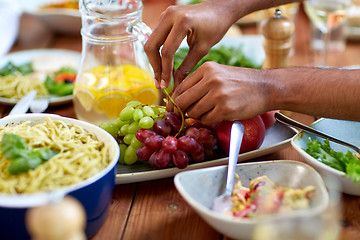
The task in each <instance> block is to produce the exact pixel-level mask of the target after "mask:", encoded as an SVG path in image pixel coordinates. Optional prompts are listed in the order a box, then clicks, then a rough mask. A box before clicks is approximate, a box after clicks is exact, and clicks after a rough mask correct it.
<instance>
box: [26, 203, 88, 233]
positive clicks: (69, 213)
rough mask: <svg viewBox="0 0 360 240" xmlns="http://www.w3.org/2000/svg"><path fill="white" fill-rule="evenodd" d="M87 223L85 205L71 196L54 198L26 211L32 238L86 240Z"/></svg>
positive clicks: (27, 223) (27, 224) (27, 225)
mask: <svg viewBox="0 0 360 240" xmlns="http://www.w3.org/2000/svg"><path fill="white" fill-rule="evenodd" d="M85 225H86V214H85V210H84V208H83V206H82V205H81V204H80V202H79V201H78V200H76V199H75V198H73V197H70V196H65V197H63V198H61V199H56V200H55V201H53V199H52V201H50V203H48V204H45V205H42V206H39V207H35V208H31V209H29V210H28V211H27V213H26V227H27V230H28V232H29V234H30V235H31V239H32V240H86V236H85V233H84V230H85Z"/></svg>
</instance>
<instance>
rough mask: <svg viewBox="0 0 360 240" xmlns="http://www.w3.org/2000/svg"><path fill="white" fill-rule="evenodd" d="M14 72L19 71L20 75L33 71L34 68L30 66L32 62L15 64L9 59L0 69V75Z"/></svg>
mask: <svg viewBox="0 0 360 240" xmlns="http://www.w3.org/2000/svg"><path fill="white" fill-rule="evenodd" d="M16 72H19V73H21V74H22V75H27V74H29V73H33V72H34V69H33V67H32V63H31V62H27V63H24V64H21V65H15V64H14V63H12V62H11V61H10V62H8V63H7V64H6V65H5V66H3V67H2V68H1V69H0V76H7V75H11V74H15V73H16Z"/></svg>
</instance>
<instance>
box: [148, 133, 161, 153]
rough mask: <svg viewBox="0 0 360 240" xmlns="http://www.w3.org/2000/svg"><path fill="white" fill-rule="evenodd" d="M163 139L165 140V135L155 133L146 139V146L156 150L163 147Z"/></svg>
mask: <svg viewBox="0 0 360 240" xmlns="http://www.w3.org/2000/svg"><path fill="white" fill-rule="evenodd" d="M163 141H164V137H163V136H160V135H153V136H151V137H149V138H147V139H146V141H145V146H146V147H148V148H150V149H153V150H154V151H155V150H158V149H159V148H161V146H162V142H163Z"/></svg>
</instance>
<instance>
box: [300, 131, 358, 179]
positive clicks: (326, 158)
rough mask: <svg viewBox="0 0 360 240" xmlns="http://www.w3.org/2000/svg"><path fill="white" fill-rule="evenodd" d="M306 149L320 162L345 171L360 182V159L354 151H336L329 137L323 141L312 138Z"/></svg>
mask: <svg viewBox="0 0 360 240" xmlns="http://www.w3.org/2000/svg"><path fill="white" fill-rule="evenodd" d="M304 150H305V151H306V152H307V153H308V154H310V155H311V156H313V157H314V158H316V159H317V160H319V161H320V162H322V163H324V164H326V165H328V166H330V167H332V168H335V169H337V170H339V171H342V172H344V173H345V174H346V176H348V177H349V178H350V179H351V180H352V181H353V182H354V183H355V184H358V183H359V182H360V160H359V159H358V158H357V157H356V155H355V154H353V153H352V152H350V151H348V152H347V153H346V154H344V153H343V152H336V151H334V150H333V149H332V148H331V147H330V142H329V139H326V140H324V143H321V142H319V141H318V140H317V139H315V140H311V138H309V142H308V143H307V149H304Z"/></svg>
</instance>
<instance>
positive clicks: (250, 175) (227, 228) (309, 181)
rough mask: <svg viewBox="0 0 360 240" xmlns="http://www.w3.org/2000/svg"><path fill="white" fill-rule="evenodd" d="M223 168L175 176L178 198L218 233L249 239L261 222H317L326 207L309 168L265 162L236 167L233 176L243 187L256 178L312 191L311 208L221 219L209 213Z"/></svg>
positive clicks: (222, 178) (317, 178)
mask: <svg viewBox="0 0 360 240" xmlns="http://www.w3.org/2000/svg"><path fill="white" fill-rule="evenodd" d="M226 172H227V166H218V167H211V168H204V169H197V170H190V171H185V172H181V173H178V174H177V175H176V176H175V178H174V182H175V186H176V188H177V190H178V191H179V193H180V195H181V196H182V197H183V198H184V199H185V200H186V202H187V203H188V204H189V205H190V206H191V207H193V209H194V210H195V211H196V212H197V213H198V214H199V215H200V216H201V217H202V218H203V219H204V220H205V221H206V222H207V223H208V224H209V225H211V226H212V227H213V228H214V229H216V230H217V231H218V232H220V233H222V234H224V235H226V236H229V237H231V238H235V239H251V238H252V236H253V233H254V231H255V229H256V227H257V226H258V225H259V224H260V223H261V221H262V220H264V219H267V218H271V219H273V220H276V219H285V220H287V219H292V218H299V217H300V218H302V219H304V218H306V219H307V218H308V219H309V220H311V219H314V218H317V217H318V216H319V215H320V214H321V213H322V212H323V211H324V209H325V208H326V207H327V204H328V202H329V196H328V194H327V191H326V188H325V184H324V182H323V180H322V178H321V176H320V175H319V174H318V173H317V172H316V171H315V170H314V169H313V168H311V167H310V166H308V165H306V164H304V163H300V162H296V161H287V160H284V161H266V162H257V163H243V164H238V165H237V167H236V173H237V174H238V175H239V177H240V180H241V182H242V184H243V185H244V186H249V182H250V181H251V180H252V179H254V178H256V177H259V176H263V175H266V176H268V177H269V178H270V179H271V180H273V181H274V182H275V183H277V184H280V185H282V186H288V187H306V186H308V185H313V186H314V187H315V188H316V191H315V195H314V198H313V199H312V201H311V207H310V208H309V209H305V210H299V211H293V212H291V213H289V214H286V215H285V214H283V215H273V216H268V217H263V218H235V217H229V216H224V215H221V214H219V213H217V212H214V211H213V210H212V209H211V206H212V203H213V200H214V198H215V197H217V196H219V195H220V194H221V193H222V192H223V191H224V188H225V182H226Z"/></svg>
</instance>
